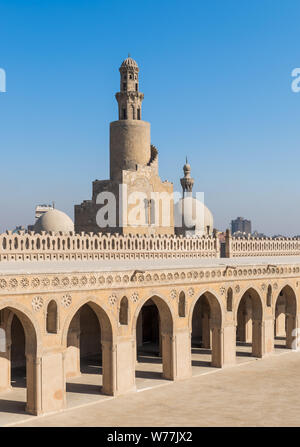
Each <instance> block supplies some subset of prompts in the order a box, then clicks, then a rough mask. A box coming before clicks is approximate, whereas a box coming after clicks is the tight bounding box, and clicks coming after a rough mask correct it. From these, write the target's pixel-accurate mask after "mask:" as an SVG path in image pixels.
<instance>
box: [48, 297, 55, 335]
mask: <svg viewBox="0 0 300 447" xmlns="http://www.w3.org/2000/svg"><path fill="white" fill-rule="evenodd" d="M57 330H58V318H57V304H56V301H55V300H51V301H50V302H49V303H48V306H47V314H46V331H47V332H48V334H57Z"/></svg>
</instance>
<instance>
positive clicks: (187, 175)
mask: <svg viewBox="0 0 300 447" xmlns="http://www.w3.org/2000/svg"><path fill="white" fill-rule="evenodd" d="M183 172H184V177H183V178H181V179H180V183H181V186H182V196H183V197H185V196H191V195H192V191H193V186H194V179H193V178H192V177H191V165H190V164H189V163H188V161H187V158H186V163H185V165H184V166H183Z"/></svg>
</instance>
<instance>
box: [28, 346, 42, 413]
mask: <svg viewBox="0 0 300 447" xmlns="http://www.w3.org/2000/svg"><path fill="white" fill-rule="evenodd" d="M40 370H41V358H40V357H38V358H36V357H34V356H33V355H31V354H26V388H27V398H26V400H27V403H26V411H27V413H30V414H33V415H35V416H37V415H39V414H41V413H42V408H41V374H40Z"/></svg>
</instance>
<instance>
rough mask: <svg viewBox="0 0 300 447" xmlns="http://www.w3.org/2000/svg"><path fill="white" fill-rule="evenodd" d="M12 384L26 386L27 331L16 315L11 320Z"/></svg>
mask: <svg viewBox="0 0 300 447" xmlns="http://www.w3.org/2000/svg"><path fill="white" fill-rule="evenodd" d="M10 361H11V386H12V387H14V386H15V387H24V388H25V387H26V355H25V332H24V328H23V326H22V323H21V321H20V320H19V318H18V317H17V316H16V315H14V316H13V318H12V322H11V349H10Z"/></svg>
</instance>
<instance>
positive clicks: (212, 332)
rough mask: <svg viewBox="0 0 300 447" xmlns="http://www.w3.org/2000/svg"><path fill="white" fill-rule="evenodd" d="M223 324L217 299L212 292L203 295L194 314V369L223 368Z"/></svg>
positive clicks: (196, 304) (194, 309) (195, 307)
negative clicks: (221, 345) (221, 332)
mask: <svg viewBox="0 0 300 447" xmlns="http://www.w3.org/2000/svg"><path fill="white" fill-rule="evenodd" d="M221 323H222V311H221V307H220V304H219V302H218V300H217V298H216V297H215V296H214V295H212V294H211V293H210V292H206V293H204V294H202V295H201V296H200V297H199V298H198V299H197V301H196V303H195V305H194V308H193V313H192V340H191V342H192V346H191V349H192V367H199V366H204V367H207V366H216V367H219V366H221V358H220V352H221V351H220V343H221V338H220V337H221V335H220V328H221ZM193 372H195V370H194V368H193Z"/></svg>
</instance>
